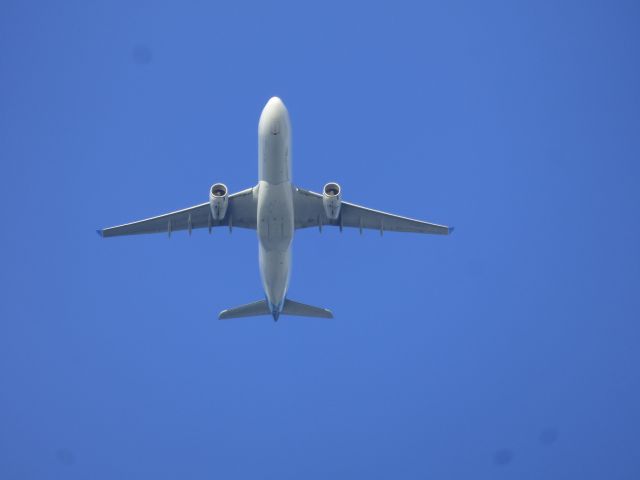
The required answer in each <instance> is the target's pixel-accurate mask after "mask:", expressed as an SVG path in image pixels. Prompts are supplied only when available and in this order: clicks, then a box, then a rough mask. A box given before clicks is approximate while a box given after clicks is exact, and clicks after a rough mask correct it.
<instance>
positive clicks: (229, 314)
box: [218, 300, 271, 320]
mask: <svg viewBox="0 0 640 480" xmlns="http://www.w3.org/2000/svg"><path fill="white" fill-rule="evenodd" d="M258 315H271V311H270V310H269V306H268V305H267V302H266V301H265V300H258V301H257V302H253V303H247V304H246V305H241V306H239V307H235V308H229V309H228V310H223V311H221V312H220V315H218V318H219V319H220V320H226V319H228V318H242V317H256V316H258Z"/></svg>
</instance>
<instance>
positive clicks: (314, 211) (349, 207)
mask: <svg viewBox="0 0 640 480" xmlns="http://www.w3.org/2000/svg"><path fill="white" fill-rule="evenodd" d="M294 198H295V204H294V210H295V226H296V228H309V227H318V228H322V227H323V226H324V225H333V226H337V227H340V229H342V228H343V227H351V228H359V229H360V231H361V232H362V230H363V229H370V230H379V231H380V233H382V232H384V231H393V232H413V233H430V234H435V235H449V234H450V233H451V232H453V227H447V226H445V225H438V224H435V223H429V222H423V221H421V220H414V219H412V218H407V217H401V216H399V215H394V214H391V213H386V212H381V211H379V210H373V209H371V208H366V207H362V206H360V205H355V204H353V203H349V202H344V201H343V202H342V203H341V205H342V206H341V208H340V216H339V217H338V219H337V220H331V219H329V218H328V217H327V215H326V214H325V211H324V207H323V205H322V195H320V194H319V193H315V192H311V191H309V190H304V189H302V188H296V192H295V195H294Z"/></svg>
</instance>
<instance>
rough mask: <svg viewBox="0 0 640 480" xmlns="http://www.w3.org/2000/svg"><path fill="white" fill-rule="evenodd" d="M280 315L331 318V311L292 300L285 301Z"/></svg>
mask: <svg viewBox="0 0 640 480" xmlns="http://www.w3.org/2000/svg"><path fill="white" fill-rule="evenodd" d="M282 315H291V316H295V317H316V318H333V313H331V310H327V309H326V308H320V307H314V306H312V305H305V304H304V303H299V302H294V301H293V300H288V299H287V300H285V301H284V307H283V309H282Z"/></svg>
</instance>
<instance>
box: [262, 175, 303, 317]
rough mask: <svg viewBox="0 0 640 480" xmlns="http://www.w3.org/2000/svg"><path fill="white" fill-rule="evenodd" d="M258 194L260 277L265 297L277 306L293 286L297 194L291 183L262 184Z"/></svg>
mask: <svg viewBox="0 0 640 480" xmlns="http://www.w3.org/2000/svg"><path fill="white" fill-rule="evenodd" d="M258 188H259V190H258V225H257V229H258V240H259V243H260V247H259V253H260V254H259V260H260V275H261V277H262V283H263V287H264V291H265V294H266V295H267V298H268V299H269V301H270V302H271V303H272V304H274V305H279V304H280V303H281V302H282V301H283V300H284V296H285V294H286V291H287V287H288V285H289V276H290V268H291V242H292V240H293V226H294V217H293V190H292V187H291V184H290V183H289V182H283V183H280V184H278V185H271V184H269V183H268V182H264V181H261V182H260V184H259V187H258Z"/></svg>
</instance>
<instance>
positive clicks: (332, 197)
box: [322, 182, 342, 220]
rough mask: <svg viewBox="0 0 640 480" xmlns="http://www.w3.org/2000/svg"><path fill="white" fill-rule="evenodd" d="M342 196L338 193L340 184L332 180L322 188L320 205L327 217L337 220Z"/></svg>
mask: <svg viewBox="0 0 640 480" xmlns="http://www.w3.org/2000/svg"><path fill="white" fill-rule="evenodd" d="M341 203H342V197H341V195H340V185H338V184H337V183H334V182H330V183H327V184H326V185H325V186H324V188H323V189H322V206H323V207H324V212H325V213H326V214H327V218H329V219H331V220H337V219H338V217H339V216H340V205H341Z"/></svg>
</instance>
